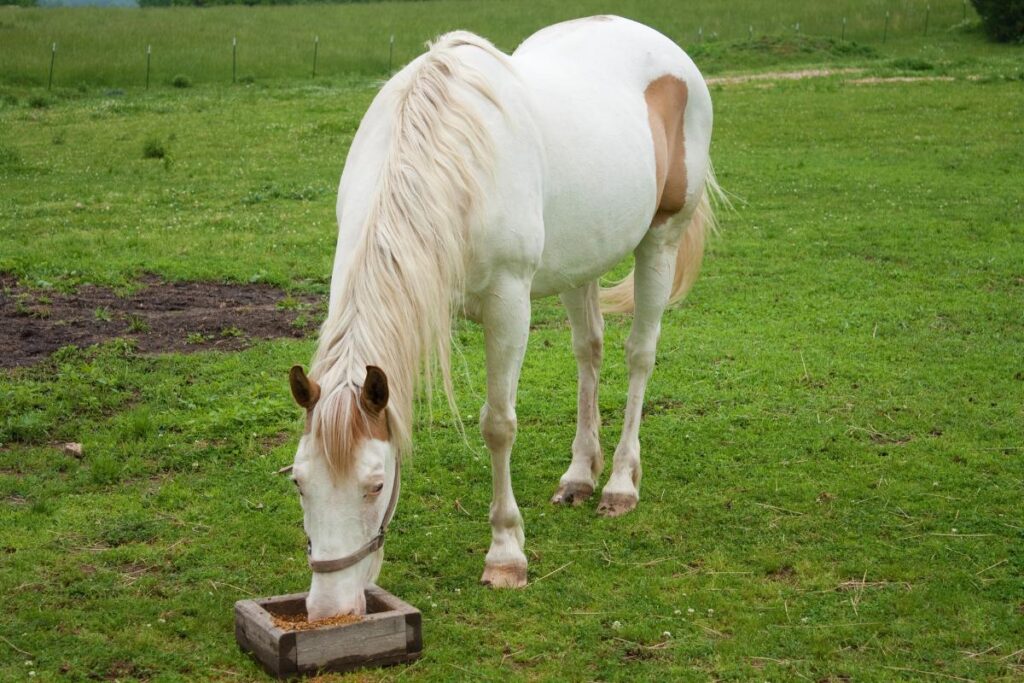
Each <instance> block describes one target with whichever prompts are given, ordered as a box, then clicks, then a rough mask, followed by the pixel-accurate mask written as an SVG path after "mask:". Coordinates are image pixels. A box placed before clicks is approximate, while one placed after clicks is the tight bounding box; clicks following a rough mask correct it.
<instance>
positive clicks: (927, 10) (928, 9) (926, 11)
mask: <svg viewBox="0 0 1024 683" xmlns="http://www.w3.org/2000/svg"><path fill="white" fill-rule="evenodd" d="M931 13H932V5H931V3H928V4H927V5H925V6H924V34H925V35H928V17H929V16H931Z"/></svg>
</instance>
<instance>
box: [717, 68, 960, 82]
mask: <svg viewBox="0 0 1024 683" xmlns="http://www.w3.org/2000/svg"><path fill="white" fill-rule="evenodd" d="M864 71H866V69H853V68H849V69H803V70H801V71H766V72H764V73H756V74H737V75H735V76H716V77H713V78H709V79H707V83H708V85H740V84H742V83H751V82H757V81H768V82H771V81H801V80H804V79H805V78H828V77H829V76H843V75H847V76H851V75H854V74H862V73H864ZM955 80H956V78H954V77H953V76H870V77H865V78H847V79H845V80H844V82H845V83H851V84H853V85H879V84H884V83H922V82H928V81H955Z"/></svg>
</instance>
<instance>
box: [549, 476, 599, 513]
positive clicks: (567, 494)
mask: <svg viewBox="0 0 1024 683" xmlns="http://www.w3.org/2000/svg"><path fill="white" fill-rule="evenodd" d="M592 493H594V487H593V486H591V485H590V484H586V483H583V482H574V481H571V482H569V483H568V484H562V485H561V486H559V487H558V490H557V491H555V495H554V496H552V497H551V502H552V503H554V504H555V505H572V506H573V507H576V506H577V505H582V504H583V502H584V501H585V500H586V499H587V498H590V495H591V494H592Z"/></svg>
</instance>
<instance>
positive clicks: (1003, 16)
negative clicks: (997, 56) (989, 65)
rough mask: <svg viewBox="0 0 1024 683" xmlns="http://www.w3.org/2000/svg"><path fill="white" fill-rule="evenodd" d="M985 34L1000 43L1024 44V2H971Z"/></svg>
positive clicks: (1010, 0)
mask: <svg viewBox="0 0 1024 683" xmlns="http://www.w3.org/2000/svg"><path fill="white" fill-rule="evenodd" d="M972 2H973V3H974V9H976V10H978V15H979V16H980V17H981V25H982V26H984V27H985V33H987V34H988V35H989V37H990V38H992V39H993V40H997V41H999V42H1001V43H1010V42H1024V0H972Z"/></svg>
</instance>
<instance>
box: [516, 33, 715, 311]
mask: <svg viewBox="0 0 1024 683" xmlns="http://www.w3.org/2000/svg"><path fill="white" fill-rule="evenodd" d="M512 63H513V65H514V66H515V69H516V71H517V73H518V74H519V76H520V78H521V79H522V80H523V82H524V83H525V85H526V91H527V92H528V93H529V97H530V99H531V106H532V111H533V115H534V117H535V119H536V122H537V126H538V129H539V131H540V137H541V139H542V144H543V145H544V147H545V149H544V159H545V163H544V169H543V184H544V204H545V205H544V211H543V214H544V240H545V246H544V255H543V258H542V260H541V264H540V267H539V269H538V271H537V273H536V276H535V281H534V288H533V289H534V294H535V295H546V294H551V293H554V292H558V291H561V290H564V289H566V288H568V287H572V286H578V285H580V284H583V283H584V282H587V281H589V280H592V279H594V278H595V277H598V276H599V275H601V274H603V273H605V272H607V270H608V269H610V268H611V267H612V266H614V265H615V264H616V263H617V262H618V261H620V260H621V259H622V258H623V257H624V256H625V255H627V254H628V253H629V252H631V251H632V250H633V249H634V248H635V247H636V245H637V244H638V243H639V242H640V240H641V239H642V238H643V236H644V234H645V233H646V232H647V229H648V227H649V224H650V221H651V219H652V218H653V216H654V214H655V211H656V210H657V208H658V202H659V199H660V197H659V195H660V191H659V188H658V162H657V160H656V157H655V150H654V145H653V144H652V132H651V126H650V120H649V113H650V112H649V102H648V101H647V99H645V94H646V93H647V89H648V87H649V86H650V85H651V84H652V83H654V82H655V81H657V80H658V79H660V78H663V77H666V76H667V77H670V78H673V79H677V80H678V81H680V82H681V83H683V84H685V85H684V86H683V87H685V88H686V89H687V90H688V91H689V102H688V104H687V110H686V116H687V118H688V119H693V122H691V121H687V122H686V123H687V129H686V133H687V135H686V137H687V138H688V139H687V144H688V145H692V146H693V148H694V150H695V152H696V154H695V155H694V156H695V157H700V156H703V157H706V156H707V147H708V144H709V140H710V98H709V96H708V94H707V87H706V85H705V84H704V80H703V78H702V77H701V75H700V73H699V72H698V71H697V69H696V67H695V66H694V65H693V62H692V61H691V60H690V59H689V57H687V56H686V54H685V53H684V52H683V51H682V50H681V49H680V48H679V47H678V46H677V45H676V44H675V43H673V42H672V41H671V40H669V39H668V38H666V37H665V36H664V35H662V34H661V33H658V32H657V31H655V30H654V29H651V28H649V27H647V26H644V25H642V24H638V23H636V22H633V21H630V20H627V19H622V18H618V17H591V18H588V19H579V20H575V21H570V22H565V23H562V24H556V25H554V26H551V27H548V28H546V29H543V30H541V31H539V32H538V33H536V34H534V35H533V36H531V37H529V38H527V39H526V40H525V41H524V42H523V44H522V45H520V46H519V48H518V49H517V50H516V51H515V53H514V54H513V56H512ZM704 119H706V124H705V123H704V122H703V120H704ZM691 129H692V130H691ZM705 129H706V133H704V132H703V131H704V130H705ZM690 137H693V138H695V139H693V140H690V139H689V138H690ZM702 138H703V139H702ZM701 150H703V151H702V152H701ZM686 156H687V161H688V162H689V158H690V156H691V154H690V150H689V149H688V150H687V155H686ZM698 165H699V164H698ZM695 170H699V169H695ZM693 175H694V176H697V175H698V174H696V173H695V174H693ZM699 177H700V178H703V173H702V172H700V173H699ZM699 184H700V183H699V182H698V183H694V185H695V187H694V188H693V190H694V191H697V190H698V187H697V185H699ZM687 195H688V199H689V195H690V192H689V191H688V192H687ZM694 203H695V202H694Z"/></svg>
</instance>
